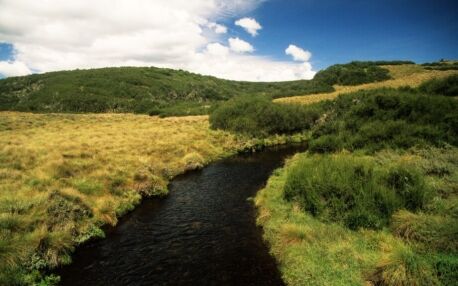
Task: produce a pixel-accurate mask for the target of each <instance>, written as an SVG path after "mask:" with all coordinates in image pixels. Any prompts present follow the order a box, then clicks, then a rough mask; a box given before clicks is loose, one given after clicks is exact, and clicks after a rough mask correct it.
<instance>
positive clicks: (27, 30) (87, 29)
mask: <svg viewBox="0 0 458 286" xmlns="http://www.w3.org/2000/svg"><path fill="white" fill-rule="evenodd" d="M261 2H262V0H243V1H242V0H231V1H228V0H193V1H182V0H154V1H151V0H97V1H92V0H79V1H61V0H46V1H45V2H43V1H35V0H0V42H6V43H12V44H13V46H14V50H15V51H14V60H13V61H12V62H1V63H0V74H3V75H5V76H13V75H23V74H27V73H30V72H31V71H38V72H48V71H55V70H68V69H76V68H97V67H108V66H157V67H168V68H177V69H178V68H179V69H186V70H190V71H193V72H198V73H202V74H208V75H214V76H218V77H222V78H227V79H235V80H239V79H242V80H253V81H271V80H294V79H300V78H311V77H313V75H314V72H313V70H312V68H311V66H310V64H308V63H305V64H304V63H293V62H279V61H275V60H272V59H270V58H266V57H260V56H255V55H248V54H243V53H242V52H249V51H250V50H251V49H254V48H253V47H252V46H251V45H250V44H248V43H247V44H248V45H249V46H247V45H245V47H244V48H243V47H242V46H243V45H240V42H238V41H233V44H232V45H231V43H230V42H229V46H225V45H223V44H219V43H218V42H220V43H222V42H223V41H225V39H224V38H221V37H223V36H224V35H225V34H224V33H223V32H224V31H226V32H227V29H225V27H224V26H222V25H221V24H218V23H217V22H219V21H222V20H224V19H226V17H230V18H232V17H237V15H240V14H246V13H248V12H250V11H251V10H252V9H254V8H256V6H257V5H259V3H261ZM12 15H14V17H12ZM18 19H20V20H18ZM208 30H212V31H213V32H211V33H208V32H206V31H208ZM235 39H237V38H235ZM240 41H242V40H240ZM249 47H251V49H250V48H249Z"/></svg>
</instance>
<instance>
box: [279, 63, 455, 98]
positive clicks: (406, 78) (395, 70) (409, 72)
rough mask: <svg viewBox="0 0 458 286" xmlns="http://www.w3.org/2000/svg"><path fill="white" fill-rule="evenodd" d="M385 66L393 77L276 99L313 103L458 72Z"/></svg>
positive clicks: (409, 84)
mask: <svg viewBox="0 0 458 286" xmlns="http://www.w3.org/2000/svg"><path fill="white" fill-rule="evenodd" d="M383 67H384V68H387V69H388V70H389V71H390V75H391V77H392V78H393V79H390V80H386V81H381V82H373V83H366V84H360V85H354V86H339V85H335V86H334V89H335V91H334V92H331V93H317V94H312V95H303V96H293V97H284V98H277V99H275V100H274V101H275V102H281V103H298V104H312V103H315V102H319V101H322V100H332V99H334V98H336V97H337V96H339V95H340V94H345V93H351V92H355V91H358V90H368V89H377V88H382V87H392V88H398V87H402V86H410V87H418V86H419V85H420V84H421V83H423V82H424V81H427V80H430V79H433V78H445V77H448V76H450V75H453V74H458V71H456V70H447V71H440V70H427V69H425V68H424V67H422V66H419V65H392V66H383Z"/></svg>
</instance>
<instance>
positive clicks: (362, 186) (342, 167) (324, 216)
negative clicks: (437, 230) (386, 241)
mask: <svg viewBox="0 0 458 286" xmlns="http://www.w3.org/2000/svg"><path fill="white" fill-rule="evenodd" d="M284 196H285V199H287V200H289V201H291V200H293V201H296V202H298V203H299V204H300V206H301V207H302V208H303V209H304V210H305V211H307V212H309V213H311V214H312V215H314V216H316V217H318V218H320V219H321V220H323V221H328V222H342V223H343V224H344V225H345V226H347V227H348V228H350V229H358V228H360V227H364V228H373V229H380V228H382V227H384V226H386V225H387V224H388V223H389V220H390V218H391V215H392V214H393V213H394V212H395V211H396V210H397V209H400V208H405V209H408V210H412V211H415V210H418V209H421V208H423V206H424V204H425V202H426V199H427V196H428V189H427V187H426V185H425V183H424V181H423V177H422V176H421V174H420V172H419V170H417V169H415V168H414V167H412V166H408V165H401V164H395V165H393V166H390V167H388V168H386V167H381V166H379V165H378V164H377V163H376V162H375V160H374V159H368V158H361V157H355V156H352V155H344V154H338V155H323V156H317V155H315V156H312V157H307V156H304V157H301V159H300V160H299V161H298V162H296V164H294V165H293V166H292V167H291V168H290V169H289V170H288V176H287V179H286V183H285V187H284Z"/></svg>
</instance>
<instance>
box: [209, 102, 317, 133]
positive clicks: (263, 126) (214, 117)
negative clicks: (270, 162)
mask: <svg viewBox="0 0 458 286" xmlns="http://www.w3.org/2000/svg"><path fill="white" fill-rule="evenodd" d="M318 118H319V112H318V110H316V109H312V108H306V107H303V106H297V105H282V104H275V103H273V102H272V101H271V99H269V98H266V97H263V96H243V97H237V98H234V99H231V100H229V101H227V102H225V103H222V104H221V105H219V106H218V107H217V108H216V109H215V110H214V111H213V112H212V113H211V114H210V125H211V127H212V128H213V129H224V130H229V131H232V132H236V133H241V134H245V135H249V136H258V137H265V136H268V135H272V134H292V133H295V132H301V131H304V130H307V129H309V128H310V127H311V126H312V125H313V124H314V122H315V121H316V120H318Z"/></svg>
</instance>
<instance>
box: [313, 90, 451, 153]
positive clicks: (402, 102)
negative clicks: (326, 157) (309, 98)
mask: <svg viewBox="0 0 458 286" xmlns="http://www.w3.org/2000/svg"><path fill="white" fill-rule="evenodd" d="M326 110H327V111H326V113H327V117H326V120H325V122H324V123H323V124H321V125H320V126H317V128H315V130H314V132H313V134H312V140H311V141H310V151H311V152H317V153H326V152H333V151H338V150H341V149H347V150H356V149H367V150H369V151H377V150H381V149H383V148H409V147H412V146H415V145H435V146H441V145H443V144H444V143H448V144H451V145H455V146H456V145H458V113H457V110H458V102H457V101H456V100H455V99H453V98H447V97H444V96H425V95H422V94H420V93H417V92H414V91H403V90H395V89H379V90H368V91H359V92H356V93H352V94H346V95H342V96H339V97H338V98H337V99H336V100H335V101H334V102H332V103H331V102H330V103H328V104H327V107H326Z"/></svg>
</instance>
